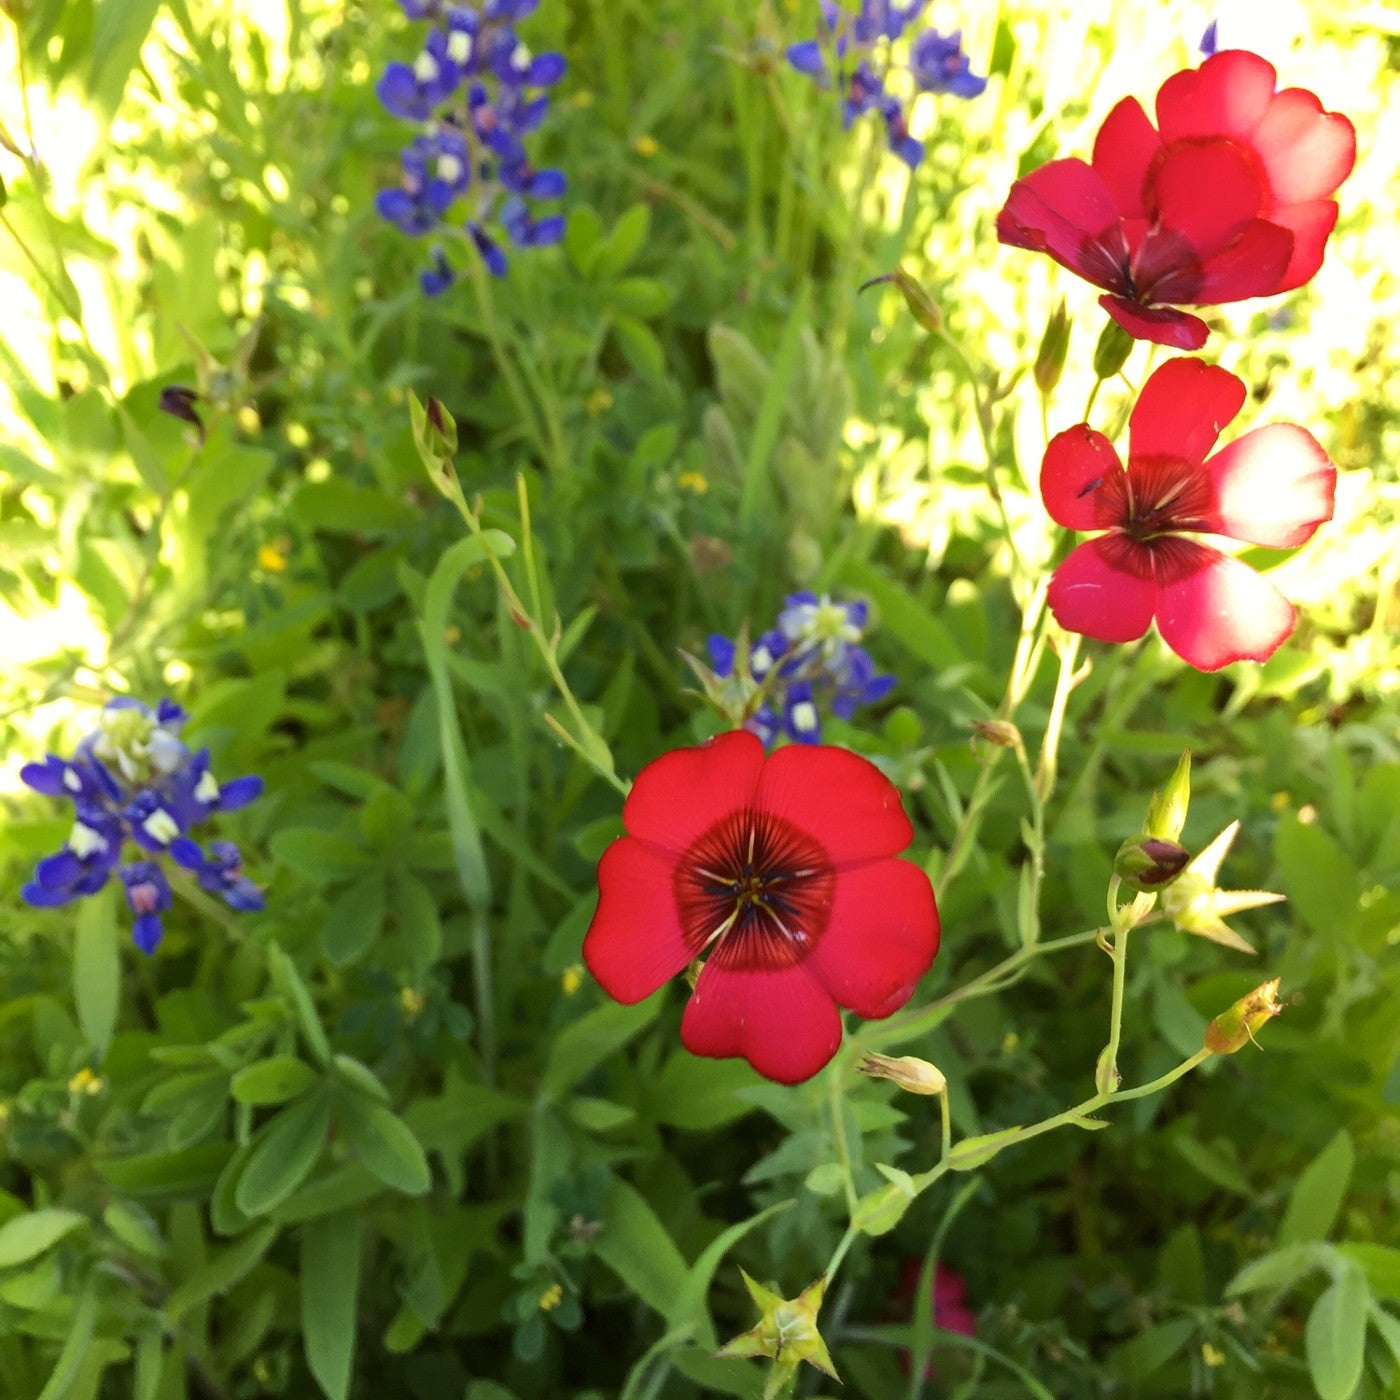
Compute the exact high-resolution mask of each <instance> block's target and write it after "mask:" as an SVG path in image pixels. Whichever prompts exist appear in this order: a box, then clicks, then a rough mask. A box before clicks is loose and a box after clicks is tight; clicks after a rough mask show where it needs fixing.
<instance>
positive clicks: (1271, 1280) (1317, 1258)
mask: <svg viewBox="0 0 1400 1400" xmlns="http://www.w3.org/2000/svg"><path fill="white" fill-rule="evenodd" d="M1332 1257H1333V1250H1332V1248H1331V1246H1330V1245H1324V1244H1291V1245H1289V1246H1288V1248H1287V1249H1280V1250H1275V1251H1273V1252H1271V1253H1269V1254H1265V1255H1263V1256H1262V1257H1260V1258H1258V1259H1254V1260H1251V1261H1250V1262H1249V1263H1248V1264H1246V1265H1245V1266H1244V1268H1242V1269H1241V1270H1240V1271H1239V1273H1237V1274H1236V1275H1235V1276H1234V1278H1232V1279H1231V1280H1230V1282H1229V1283H1228V1284H1227V1285H1226V1286H1225V1296H1226V1297H1227V1298H1234V1297H1236V1296H1237V1295H1239V1294H1241V1293H1257V1292H1258V1291H1259V1290H1260V1289H1261V1288H1270V1289H1272V1288H1277V1289H1285V1288H1290V1287H1292V1285H1293V1284H1295V1283H1296V1282H1297V1281H1298V1280H1299V1279H1300V1278H1302V1277H1303V1275H1304V1274H1306V1273H1308V1272H1309V1271H1311V1270H1312V1269H1319V1268H1325V1267H1326V1266H1327V1264H1328V1262H1329V1261H1330V1260H1331V1258H1332Z"/></svg>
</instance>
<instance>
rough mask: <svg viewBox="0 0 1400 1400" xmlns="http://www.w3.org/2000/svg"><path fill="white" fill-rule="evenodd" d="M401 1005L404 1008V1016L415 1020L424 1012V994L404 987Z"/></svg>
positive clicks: (401, 993)
mask: <svg viewBox="0 0 1400 1400" xmlns="http://www.w3.org/2000/svg"><path fill="white" fill-rule="evenodd" d="M399 1005H400V1006H401V1007H402V1008H403V1013H404V1015H405V1016H407V1017H408V1018H409V1019H410V1020H413V1019H414V1018H416V1017H417V1016H419V1015H420V1014H421V1013H422V1010H423V994H422V992H415V991H414V990H413V988H412V987H404V988H403V989H402V990H401V991H400V992H399Z"/></svg>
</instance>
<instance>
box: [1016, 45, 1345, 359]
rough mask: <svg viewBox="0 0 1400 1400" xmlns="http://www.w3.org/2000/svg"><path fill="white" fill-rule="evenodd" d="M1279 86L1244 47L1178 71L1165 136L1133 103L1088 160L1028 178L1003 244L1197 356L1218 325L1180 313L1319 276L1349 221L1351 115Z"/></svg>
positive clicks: (1108, 125) (1162, 125)
mask: <svg viewBox="0 0 1400 1400" xmlns="http://www.w3.org/2000/svg"><path fill="white" fill-rule="evenodd" d="M1276 80H1277V74H1276V73H1275V71H1274V68H1273V65H1272V64H1270V63H1269V62H1268V61H1267V60H1265V59H1263V58H1260V57H1259V55H1258V54H1253V53H1247V52H1245V51H1243V50H1238V49H1236V50H1230V51H1229V52H1225V53H1219V54H1216V55H1215V56H1213V57H1211V58H1208V59H1207V60H1206V61H1205V62H1204V63H1203V64H1202V65H1201V67H1200V68H1198V69H1187V70H1186V71H1185V72H1181V73H1177V74H1174V75H1173V76H1172V77H1170V78H1168V79H1167V81H1166V82H1165V83H1163V84H1162V87H1161V89H1160V90H1159V92H1158V93H1157V107H1156V111H1157V126H1156V127H1154V126H1153V125H1152V122H1151V121H1150V120H1149V119H1148V117H1147V114H1146V113H1145V112H1144V111H1143V109H1142V107H1141V106H1140V105H1139V103H1138V101H1137V99H1136V98H1131V97H1129V98H1124V100H1123V101H1122V102H1120V103H1119V104H1118V105H1117V106H1116V107H1114V109H1113V110H1112V111H1111V112H1110V113H1109V114H1108V118H1107V119H1106V120H1105V122H1104V124H1103V126H1102V128H1101V129H1100V130H1099V133H1098V136H1097V137H1096V138H1095V141H1094V152H1093V161H1092V163H1086V162H1085V161H1082V160H1077V159H1069V160H1054V161H1051V162H1050V163H1049V164H1047V165H1043V166H1041V167H1040V168H1039V169H1038V170H1033V171H1031V172H1030V173H1029V174H1028V175H1026V176H1024V177H1023V178H1022V179H1019V180H1017V181H1016V183H1015V184H1014V185H1013V186H1012V187H1011V192H1010V194H1009V196H1008V197H1007V200H1006V204H1005V206H1004V208H1003V209H1002V211H1001V213H1000V214H999V215H998V217H997V237H998V238H999V239H1000V241H1001V242H1002V243H1006V244H1009V245H1011V246H1013V247H1017V248H1030V249H1033V250H1035V251H1037V252H1043V253H1047V254H1049V256H1050V257H1052V258H1054V260H1055V261H1056V262H1058V263H1059V264H1060V265H1061V266H1062V267H1067V268H1068V269H1069V270H1070V271H1071V272H1076V273H1078V274H1079V276H1081V277H1083V278H1084V279H1085V280H1086V281H1089V282H1091V283H1093V284H1094V286H1096V287H1102V288H1103V289H1104V291H1105V295H1104V296H1101V297H1100V298H1099V303H1100V305H1101V306H1103V308H1104V309H1105V310H1106V311H1107V312H1108V314H1109V315H1110V316H1112V317H1113V319H1114V320H1115V321H1117V322H1118V324H1119V325H1120V326H1122V327H1123V329H1124V330H1126V331H1127V332H1128V333H1129V334H1130V335H1132V336H1135V337H1137V338H1138V339H1141V340H1152V341H1156V342H1157V343H1158V344H1161V345H1171V346H1175V347H1176V348H1178V349H1181V350H1197V349H1199V348H1200V347H1201V346H1202V345H1203V344H1205V340H1206V336H1207V334H1208V330H1207V327H1206V323H1205V322H1204V321H1202V320H1201V319H1200V318H1199V317H1197V316H1190V315H1187V314H1186V313H1185V312H1182V311H1177V310H1175V309H1174V308H1175V306H1176V305H1179V304H1183V303H1185V304H1192V305H1202V306H1214V305H1218V304H1220V303H1222V302H1229V301H1242V300H1244V299H1246V298H1249V297H1260V296H1272V295H1274V294H1275V293H1277V292H1286V291H1291V290H1292V289H1293V288H1295V287H1301V286H1302V285H1303V284H1304V283H1305V282H1307V281H1308V280H1309V279H1311V278H1312V276H1313V275H1314V273H1316V272H1317V270H1318V268H1319V267H1321V265H1322V256H1323V251H1324V249H1325V247H1326V244H1327V239H1328V237H1329V236H1330V234H1331V232H1332V229H1333V226H1334V225H1335V224H1336V222H1337V204H1336V201H1335V200H1333V199H1331V198H1330V197H1329V196H1330V195H1332V194H1333V193H1334V192H1335V191H1336V189H1337V187H1338V186H1339V185H1340V184H1341V183H1342V181H1343V180H1344V179H1345V178H1346V177H1347V175H1348V174H1349V173H1350V172H1351V168H1352V164H1353V163H1354V161H1355V159H1356V133H1355V131H1354V129H1353V128H1352V125H1351V123H1350V122H1349V121H1348V120H1347V119H1346V118H1345V117H1343V116H1341V115H1339V114H1338V113H1336V112H1324V111H1323V110H1322V104H1321V103H1320V102H1319V101H1318V99H1317V98H1316V97H1315V96H1314V95H1313V94H1312V93H1310V92H1306V91H1304V90H1303V89H1301V88H1287V89H1285V90H1284V91H1282V92H1277V91H1275V86H1274V85H1275V82H1276Z"/></svg>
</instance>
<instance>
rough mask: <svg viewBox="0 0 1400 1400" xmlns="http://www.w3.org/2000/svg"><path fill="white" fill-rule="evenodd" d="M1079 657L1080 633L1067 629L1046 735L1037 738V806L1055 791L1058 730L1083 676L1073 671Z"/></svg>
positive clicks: (1058, 745)
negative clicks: (1071, 697)
mask: <svg viewBox="0 0 1400 1400" xmlns="http://www.w3.org/2000/svg"><path fill="white" fill-rule="evenodd" d="M1078 659H1079V634H1078V633H1077V632H1069V633H1066V634H1065V640H1064V643H1063V644H1062V646H1061V648H1060V674H1059V677H1058V678H1057V680H1056V681H1055V698H1054V699H1053V700H1051V702H1050V718H1049V720H1048V721H1047V723H1046V725H1045V737H1044V738H1043V739H1042V740H1041V742H1040V759H1039V761H1038V762H1037V764H1036V770H1035V792H1036V797H1037V800H1038V804H1039V808H1043V807H1044V806H1045V805H1046V804H1047V803H1048V802H1049V801H1050V797H1051V795H1052V794H1053V793H1054V791H1055V777H1056V775H1057V773H1058V772H1059V753H1060V734H1061V731H1062V730H1063V728H1064V723H1065V711H1066V709H1067V707H1068V705H1069V697H1070V692H1071V691H1073V689H1074V687H1075V685H1076V684H1077V683H1078V680H1079V679H1082V677H1078V678H1077V677H1076V675H1075V669H1074V667H1075V662H1076V661H1077V660H1078Z"/></svg>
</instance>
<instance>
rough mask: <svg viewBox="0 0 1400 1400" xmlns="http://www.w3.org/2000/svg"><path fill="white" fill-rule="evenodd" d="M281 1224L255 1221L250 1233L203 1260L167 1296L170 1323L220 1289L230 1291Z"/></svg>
mask: <svg viewBox="0 0 1400 1400" xmlns="http://www.w3.org/2000/svg"><path fill="white" fill-rule="evenodd" d="M279 1229H280V1227H279V1226H277V1225H274V1224H272V1223H271V1222H270V1221H269V1222H264V1223H263V1224H261V1225H255V1226H254V1227H253V1228H252V1229H251V1230H249V1231H248V1233H247V1234H246V1235H243V1236H242V1237H240V1238H239V1239H237V1240H235V1241H234V1242H233V1243H232V1244H231V1245H229V1247H228V1248H227V1249H224V1250H220V1251H219V1253H218V1254H216V1255H214V1256H213V1258H211V1259H210V1260H209V1261H208V1262H207V1263H204V1264H201V1265H200V1266H199V1267H198V1268H197V1269H195V1270H194V1272H193V1273H192V1274H190V1276H189V1277H188V1278H186V1279H183V1280H182V1281H181V1282H180V1284H179V1286H178V1287H177V1288H175V1289H174V1291H173V1292H172V1293H171V1294H170V1296H169V1297H168V1298H167V1299H166V1300H165V1306H164V1307H163V1308H162V1309H161V1312H162V1315H163V1316H164V1318H165V1322H166V1325H167V1327H174V1326H175V1324H176V1323H178V1322H179V1321H180V1319H181V1318H182V1317H184V1315H185V1314H186V1313H187V1312H189V1311H190V1310H191V1309H193V1308H197V1307H199V1306H200V1304H202V1303H207V1302H208V1301H209V1300H210V1299H211V1298H213V1297H214V1296H215V1295H216V1294H219V1293H227V1292H228V1290H229V1289H230V1288H232V1287H233V1286H234V1284H236V1283H237V1282H238V1281H239V1280H240V1279H242V1278H245V1277H246V1276H247V1275H248V1274H249V1273H251V1272H252V1270H253V1268H254V1266H255V1265H256V1264H257V1263H258V1261H259V1260H260V1259H261V1258H262V1257H263V1255H264V1254H266V1253H267V1251H268V1250H269V1249H271V1248H272V1242H273V1241H274V1240H275V1239H276V1238H277V1234H278V1230H279Z"/></svg>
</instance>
